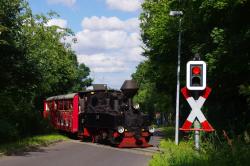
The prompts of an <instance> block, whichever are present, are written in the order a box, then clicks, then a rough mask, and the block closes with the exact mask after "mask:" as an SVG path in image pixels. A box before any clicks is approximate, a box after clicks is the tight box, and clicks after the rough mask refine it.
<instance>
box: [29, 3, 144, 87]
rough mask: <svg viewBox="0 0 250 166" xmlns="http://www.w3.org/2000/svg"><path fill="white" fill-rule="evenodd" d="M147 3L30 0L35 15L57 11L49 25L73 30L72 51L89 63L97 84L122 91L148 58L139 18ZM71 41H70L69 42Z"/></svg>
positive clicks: (85, 62)
mask: <svg viewBox="0 0 250 166" xmlns="http://www.w3.org/2000/svg"><path fill="white" fill-rule="evenodd" d="M142 1H143V0H28V2H29V4H30V7H31V9H32V11H33V13H35V14H41V13H44V14H46V13H48V12H49V11H55V12H56V13H58V14H59V15H60V16H59V17H58V18H53V19H52V20H50V21H49V22H48V25H58V26H60V27H63V28H70V29H71V30H73V32H74V33H75V36H74V38H76V39H77V42H76V43H75V44H73V45H72V49H73V50H74V51H75V52H76V54H77V59H78V62H79V63H84V64H86V65H87V66H88V67H89V68H90V70H91V74H90V77H91V78H93V79H94V83H104V84H108V86H109V87H111V88H116V89H119V88H120V87H121V85H122V83H123V82H124V80H127V79H131V74H132V73H134V72H135V71H136V66H137V65H138V64H139V63H140V62H142V61H143V60H144V59H145V58H144V57H143V56H142V55H141V53H142V48H141V46H142V42H141V39H140V29H139V23H140V21H139V20H138V17H139V15H140V12H141V3H142ZM69 42H70V41H69Z"/></svg>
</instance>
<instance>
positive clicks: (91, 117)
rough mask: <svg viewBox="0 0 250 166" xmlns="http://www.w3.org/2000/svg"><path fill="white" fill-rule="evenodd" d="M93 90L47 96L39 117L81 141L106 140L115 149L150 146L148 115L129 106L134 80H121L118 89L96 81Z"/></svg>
mask: <svg viewBox="0 0 250 166" xmlns="http://www.w3.org/2000/svg"><path fill="white" fill-rule="evenodd" d="M93 87H94V88H93V89H88V90H84V91H80V92H77V93H71V94H66V95H58V96H52V97H48V98H46V99H45V100H44V110H43V116H44V118H47V119H48V120H49V122H50V123H51V125H52V126H53V127H54V128H55V129H57V130H60V131H63V132H67V133H70V134H72V135H76V136H77V138H79V139H81V140H83V141H84V140H89V141H91V142H97V143H108V144H111V145H112V146H116V147H119V148H130V147H131V148H133V147H150V146H152V145H150V144H149V141H150V138H151V136H152V135H153V133H154V127H153V126H151V123H150V121H149V118H148V115H147V114H145V113H143V112H142V111H140V109H139V107H138V105H133V100H132V99H133V96H134V95H135V94H136V93H137V91H138V86H137V84H136V82H135V81H134V80H125V81H124V83H123V85H122V86H121V88H120V90H113V89H108V88H107V86H106V85H105V84H96V85H94V86H93Z"/></svg>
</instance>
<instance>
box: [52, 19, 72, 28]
mask: <svg viewBox="0 0 250 166" xmlns="http://www.w3.org/2000/svg"><path fill="white" fill-rule="evenodd" d="M53 25H56V26H59V27H61V28H67V25H68V22H67V20H64V19H60V18H52V19H50V20H49V21H48V22H47V26H53Z"/></svg>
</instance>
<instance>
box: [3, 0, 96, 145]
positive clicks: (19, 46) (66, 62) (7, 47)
mask: <svg viewBox="0 0 250 166" xmlns="http://www.w3.org/2000/svg"><path fill="white" fill-rule="evenodd" d="M56 16H58V15H57V14H55V13H53V12H50V13H48V15H43V14H40V15H33V13H32V11H31V9H30V8H29V6H28V3H27V2H26V1H25V0H13V1H9V0H1V1H0V52H1V56H0V80H1V81H0V87H1V89H0V100H1V102H0V126H3V127H2V128H1V130H0V141H1V142H2V141H12V140H15V139H17V138H19V137H25V136H28V135H32V134H38V133H44V132H45V131H46V130H47V128H48V126H47V125H46V123H45V122H44V121H43V120H42V117H41V113H40V112H39V111H41V110H42V107H43V104H42V103H43V100H44V98H45V97H47V96H50V95H58V94H64V93H68V92H72V91H79V90H82V89H84V88H85V87H86V86H88V85H89V84H91V82H92V80H91V79H90V78H88V75H89V73H90V70H89V68H88V67H87V66H85V65H84V64H80V65H79V64H78V62H77V58H76V54H75V53H74V51H73V50H72V49H71V45H70V44H69V43H67V42H66V39H67V38H69V39H70V38H73V33H72V31H71V30H70V29H64V28H60V27H58V26H47V23H48V20H49V19H51V18H54V17H56ZM3 133H4V134H3Z"/></svg>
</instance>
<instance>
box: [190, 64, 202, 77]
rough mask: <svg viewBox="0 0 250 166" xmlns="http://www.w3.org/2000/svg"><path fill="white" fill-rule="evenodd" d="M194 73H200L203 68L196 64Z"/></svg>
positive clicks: (193, 69)
mask: <svg viewBox="0 0 250 166" xmlns="http://www.w3.org/2000/svg"><path fill="white" fill-rule="evenodd" d="M192 73H193V74H195V75H198V74H200V73H201V68H200V67H198V66H195V67H193V68H192Z"/></svg>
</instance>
